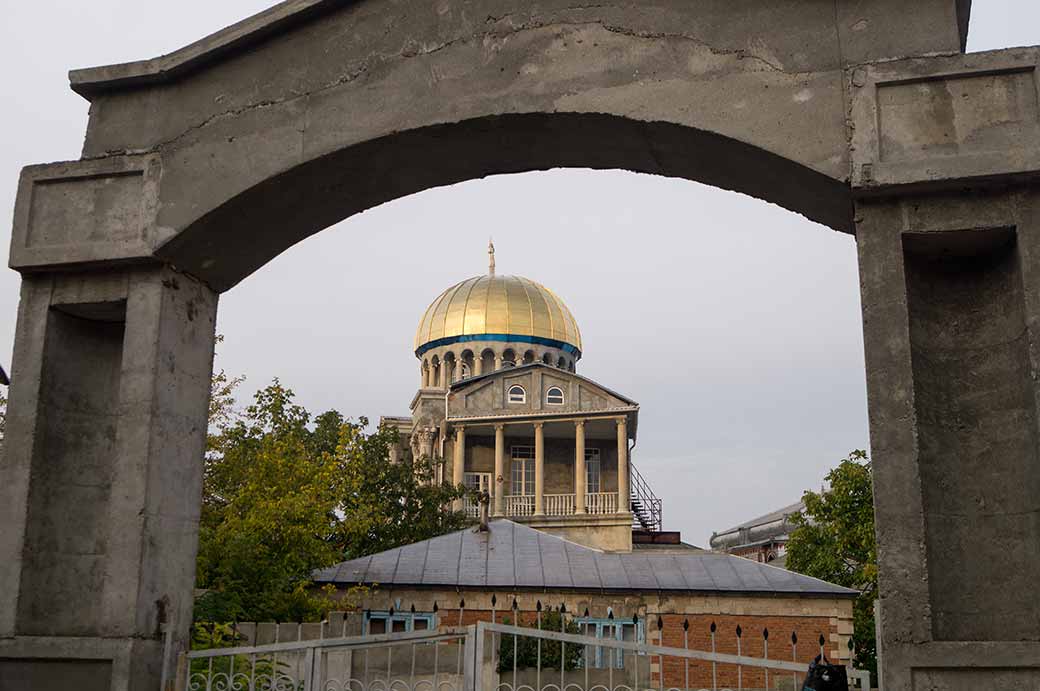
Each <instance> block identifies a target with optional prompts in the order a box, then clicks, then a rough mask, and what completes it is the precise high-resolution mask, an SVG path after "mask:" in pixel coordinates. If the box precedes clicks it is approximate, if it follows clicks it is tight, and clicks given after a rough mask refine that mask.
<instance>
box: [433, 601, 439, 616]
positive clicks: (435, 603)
mask: <svg viewBox="0 0 1040 691" xmlns="http://www.w3.org/2000/svg"><path fill="white" fill-rule="evenodd" d="M437 609H438V607H437V601H436V600H434V601H433V613H434V614H436V613H437Z"/></svg>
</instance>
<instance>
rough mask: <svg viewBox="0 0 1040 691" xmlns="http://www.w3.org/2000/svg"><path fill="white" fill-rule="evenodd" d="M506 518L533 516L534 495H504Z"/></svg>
mask: <svg viewBox="0 0 1040 691" xmlns="http://www.w3.org/2000/svg"><path fill="white" fill-rule="evenodd" d="M506 515H507V516H533V515H534V495H533V494H507V495H506Z"/></svg>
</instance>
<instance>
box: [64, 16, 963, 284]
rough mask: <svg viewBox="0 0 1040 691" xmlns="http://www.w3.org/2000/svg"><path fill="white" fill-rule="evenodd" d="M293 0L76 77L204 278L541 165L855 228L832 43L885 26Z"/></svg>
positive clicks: (845, 44)
mask: <svg viewBox="0 0 1040 691" xmlns="http://www.w3.org/2000/svg"><path fill="white" fill-rule="evenodd" d="M877 1H880V0H877ZM311 4H313V5H315V7H314V8H313V9H312V10H311V12H313V13H315V14H320V15H321V20H320V21H312V17H297V16H296V15H295V13H293V12H291V11H290V9H289V8H288V7H286V8H285V13H286V16H285V17H283V18H282V20H281V24H280V25H275V24H272V22H274V20H273V19H272V16H271V15H268V16H262V17H258V18H255V19H254V20H250V21H249V22H246V23H244V25H243V26H240V27H236V33H235V36H234V37H225V36H221V35H216V36H214V37H211V38H209V39H206V40H204V41H202V42H200V43H199V44H198V45H195V46H192V47H190V49H185V50H184V51H179V52H177V53H174V54H172V55H171V56H168V57H166V58H161V59H158V60H151V61H144V62H141V63H131V64H129V65H118V66H112V67H106V68H98V69H91V70H80V71H76V72H73V73H72V82H73V87H74V88H75V89H76V90H77V91H79V92H80V93H81V94H84V95H85V96H86V97H87V98H89V99H90V100H91V101H92V102H93V103H94V105H95V107H94V108H92V109H91V120H90V124H89V127H88V133H87V138H86V143H85V148H84V154H85V155H86V156H91V157H95V156H111V155H112V152H147V153H146V156H148V157H150V158H149V160H148V161H147V162H146V164H142V165H147V166H154V167H157V168H158V169H159V170H160V171H161V173H160V172H157V174H158V175H159V183H158V185H157V189H156V191H155V192H156V195H157V201H158V203H157V205H156V218H155V219H154V220H155V222H154V228H155V232H154V233H153V234H152V236H151V237H149V238H148V243H147V244H148V247H149V253H150V254H151V253H152V252H154V254H155V255H157V256H158V257H160V258H161V259H163V260H164V261H167V262H169V263H171V264H173V265H175V266H178V267H180V268H181V269H182V270H184V271H186V272H188V273H190V274H192V275H194V276H197V277H200V278H201V279H203V280H204V281H205V282H206V283H207V284H208V285H210V286H212V287H214V288H215V289H217V290H218V291H219V290H225V289H227V288H229V287H231V286H233V285H235V284H236V283H238V282H239V281H241V280H243V279H244V278H245V277H246V276H248V275H249V274H250V273H251V272H252V271H255V270H256V269H257V268H259V267H260V266H262V265H263V264H265V263H266V262H267V261H269V260H270V259H272V258H273V257H274V256H276V255H277V254H278V253H280V252H281V251H283V250H284V249H286V248H288V247H290V246H292V245H293V244H295V243H296V242H298V241H300V240H302V239H303V238H305V237H307V236H309V235H311V234H313V233H315V232H318V231H319V230H321V229H323V228H325V227H328V226H329V225H332V224H333V223H336V222H337V221H340V220H342V219H344V218H347V217H349V216H351V215H352V214H355V213H358V212H360V211H363V210H365V209H367V208H371V207H373V206H375V205H378V204H381V203H383V202H386V201H390V200H392V199H396V198H398V197H401V196H405V195H408V194H411V193H414V192H418V191H421V190H424V189H428V188H430V187H434V186H440V185H448V184H452V183H455V182H460V181H463V180H469V179H474V178H480V177H483V176H487V175H491V174H495V173H513V172H522V171H529V170H540V169H545V168H550V167H587V168H596V169H611V168H623V169H626V170H631V171H637V172H644V173H653V174H659V175H665V176H671V177H678V178H684V179H688V180H695V181H699V182H703V183H706V184H710V185H715V186H718V187H722V188H726V189H732V190H737V191H740V192H744V193H746V194H749V195H751V196H754V197H758V198H760V199H764V200H767V201H770V202H773V203H776V204H779V205H781V206H783V207H785V208H788V209H791V210H793V211H795V212H798V213H801V214H803V215H805V216H807V217H808V218H811V219H813V220H816V221H818V222H820V223H823V224H825V225H828V226H830V227H832V228H836V229H839V230H843V231H851V229H852V198H851V192H850V188H849V185H848V181H849V170H850V154H849V150H848V140H847V136H846V134H847V133H846V115H847V113H846V104H845V98H844V93H845V86H844V79H845V76H844V73H843V67H844V65H845V62H843V58H842V57H841V56H842V51H843V50H844V51H845V52H846V53H848V54H849V58H852V59H855V60H867V59H870V58H871V57H873V56H875V55H876V56H877V57H887V55H888V54H887V53H886V52H885V51H884V50H883V49H881V46H877V45H875V41H876V40H877V38H878V37H880V36H885V37H888V36H889V35H890V34H891V33H892V32H893V31H894V30H895V28H894V27H893V26H892V25H891V23H889V24H885V23H884V22H880V21H877V22H873V23H870V24H869V26H868V27H867V29H866V30H865V31H861V32H858V33H855V34H852V33H851V32H848V29H847V28H846V27H845V26H843V25H842V23H841V22H840V21H838V22H836V21H835V17H834V16H832V15H828V13H820V12H818V11H815V10H814V9H810V8H811V7H812V3H799V2H794V3H783V4H780V5H777V6H776V7H774V8H771V9H769V10H768V11H765V10H759V11H751V10H749V9H748V8H745V7H744V6H743V5H744V4H745V3H744V2H737V3H685V4H676V3H674V2H667V1H666V0H651V1H650V2H646V3H640V4H639V5H638V6H635V7H633V6H629V5H624V4H622V3H617V4H616V5H615V4H614V3H611V2H607V3H600V4H597V5H595V6H587V7H582V8H572V7H567V6H563V5H559V4H557V3H550V5H549V6H547V7H526V6H520V7H518V8H517V11H515V12H510V13H508V16H502V14H501V12H500V9H498V8H497V5H496V3H494V2H492V1H491V0H478V1H477V2H473V3H471V5H472V6H471V7H468V8H467V10H466V12H465V13H462V12H453V11H451V10H450V9H449V10H448V11H447V12H445V13H438V12H437V10H436V9H435V7H433V6H429V5H420V6H411V5H407V6H406V5H401V4H400V3H396V2H391V1H390V0H368V1H366V2H355V3H350V4H347V5H346V6H339V7H334V5H335V3H332V2H313V0H312V3H311ZM922 4H928V5H935V6H936V8H935V9H931V8H929V9H921V10H919V11H920V13H921V15H930V14H931V15H934V16H932V17H931V19H933V20H934V24H936V25H937V26H939V27H940V30H934V29H933V30H932V31H931V32H929V35H928V36H927V37H926V36H917V35H914V36H913V39H914V41H916V42H918V43H919V44H920V48H919V49H920V50H925V51H938V50H942V49H946V50H956V49H957V48H958V47H959V43H960V37H959V34H958V31H957V29H956V27H955V26H953V25H950V24H943V23H942V22H941V21H938V20H939V19H940V17H941V18H944V19H945V16H943V12H941V11H940V10H939V9H938V6H939V5H940V4H942V3H940V2H939V0H927V2H926V3H922ZM317 5H320V6H321V7H320V9H319V8H318V7H317ZM484 6H486V7H484ZM755 7H756V8H758V7H760V6H759V5H757V4H756V5H755ZM857 11H861V10H857ZM478 15H479V16H483V17H487V21H486V22H483V21H482V22H481V23H480V24H479V25H474V24H473V23H472V22H471V21H470V20H469V18H468V17H470V16H478ZM294 23H296V26H295V27H294V28H292V29H291V30H285V28H284V26H292V25H293V24H294ZM677 26H682V27H684V29H683V31H676V30H675V27H677ZM388 27H389V28H388ZM792 27H797V29H798V30H797V31H792V30H791V29H792ZM847 32H848V33H849V35H846V33H847ZM902 33H906V32H902ZM807 35H811V36H813V41H811V42H807V41H806V40H805V39H804V37H805V36H807ZM342 36H350V37H351V39H350V40H346V41H344V40H342V39H341V38H340V37H342ZM245 44H248V45H249V47H250V50H248V51H245V50H241V49H240V48H241V47H243V45H245ZM330 46H335V48H334V49H330ZM748 46H755V47H754V48H749V47H748ZM845 59H848V58H845ZM273 61H275V62H277V63H278V64H279V68H280V69H279V72H280V74H281V76H280V77H279V78H278V79H271V78H270V65H271V64H272V62H273ZM430 74H435V75H440V76H439V77H438V78H435V79H430V78H429V75H430ZM344 122H351V123H353V124H352V125H351V126H350V127H344V126H343V123H344ZM130 123H132V126H131V125H130ZM604 142H610V145H609V146H604ZM202 160H205V161H210V162H213V163H212V164H208V165H206V166H200V165H199V162H200V161H202ZM188 200H190V202H189V201H188Z"/></svg>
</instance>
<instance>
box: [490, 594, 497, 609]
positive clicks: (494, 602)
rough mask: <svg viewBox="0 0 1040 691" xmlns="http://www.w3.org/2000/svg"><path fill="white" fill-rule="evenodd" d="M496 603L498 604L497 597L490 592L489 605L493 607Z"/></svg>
mask: <svg viewBox="0 0 1040 691" xmlns="http://www.w3.org/2000/svg"><path fill="white" fill-rule="evenodd" d="M496 604H498V598H497V597H496V596H495V594H494V593H491V606H492V607H494V606H495V605H496Z"/></svg>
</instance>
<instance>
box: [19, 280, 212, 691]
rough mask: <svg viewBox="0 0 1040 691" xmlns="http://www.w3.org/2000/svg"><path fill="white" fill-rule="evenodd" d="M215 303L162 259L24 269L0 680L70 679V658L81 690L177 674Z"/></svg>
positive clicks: (184, 633) (184, 636)
mask: <svg viewBox="0 0 1040 691" xmlns="http://www.w3.org/2000/svg"><path fill="white" fill-rule="evenodd" d="M216 307H217V296H216V294H215V293H213V292H212V291H211V290H210V289H209V288H207V287H206V286H204V285H202V284H201V283H198V282H196V281H195V280H193V279H191V278H189V277H186V276H183V275H180V274H177V273H175V272H173V271H171V270H169V269H166V268H161V267H160V268H149V269H139V270H127V271H124V272H109V273H104V274H100V273H99V274H84V273H68V274H55V275H53V276H49V275H37V276H32V277H26V278H25V279H24V280H23V283H22V297H21V303H20V305H19V311H18V328H17V336H16V340H15V351H14V362H13V367H12V372H13V374H14V376H13V384H12V386H11V390H10V402H11V408H10V415H9V417H8V419H7V439H6V444H5V446H6V448H5V449H4V454H3V455H2V457H0V477H2V478H3V481H2V482H0V525H2V526H3V529H2V530H0V564H2V566H0V680H4V679H7V680H14V679H22V680H23V681H24V680H26V679H30V680H32V681H31V682H27V683H28V684H29V685H30V686H31V687H32V688H41V689H50V688H55V689H56V688H67V686H68V683H67V682H68V679H69V677H68V674H69V672H68V665H69V664H73V662H72V661H73V660H76V661H77V662H75V664H76V665H77V668H76V672H75V675H76V676H75V678H76V686H78V687H79V688H91V689H93V688H102V687H104V688H105V689H106V691H107V690H108V689H112V690H113V691H125V690H129V689H158V688H159V680H160V677H161V676H162V675H163V673H164V671H165V673H166V674H167V675H168V678H172V676H173V673H174V671H175V668H174V663H175V660H176V655H177V653H179V652H180V651H182V650H184V649H186V646H187V642H188V634H189V629H190V626H191V613H192V593H193V585H194V580H195V554H196V549H197V544H198V520H199V509H200V504H201V490H202V456H203V453H204V451H205V443H206V418H207V412H208V411H207V401H208V398H209V386H210V374H211V372H212V364H213V339H214V326H215V323H216ZM30 477H31V478H32V483H31V484H30V481H29V480H30ZM69 603H75V607H74V609H75V612H74V614H70V611H69ZM166 632H168V635H169V638H170V640H169V646H168V647H166V649H167V650H168V654H166V655H164V647H165V646H164V634H166ZM10 658H18V659H15V660H11V659H10ZM164 666H165V670H164ZM63 680H64V682H65V683H64V685H63V683H62V682H63ZM11 683H12V684H14V686H12V688H16V687H17V684H18V683H21V682H16V681H12V682H11ZM2 685H3V683H2V681H0V686H2Z"/></svg>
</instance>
